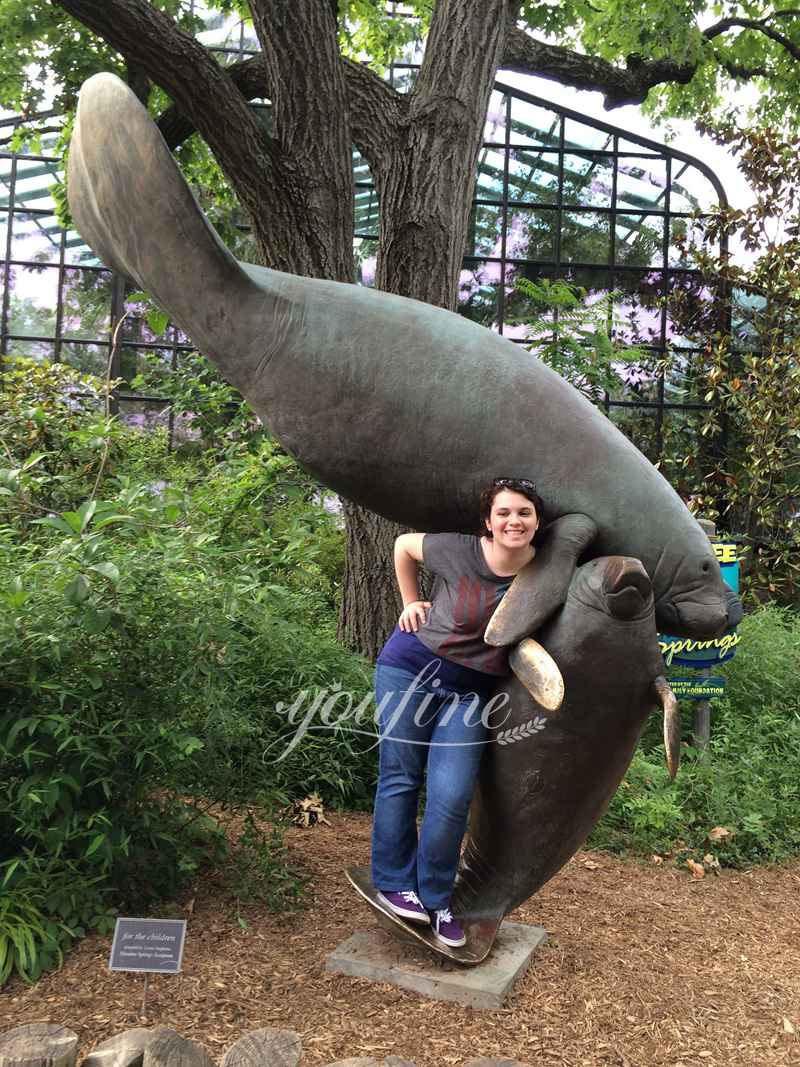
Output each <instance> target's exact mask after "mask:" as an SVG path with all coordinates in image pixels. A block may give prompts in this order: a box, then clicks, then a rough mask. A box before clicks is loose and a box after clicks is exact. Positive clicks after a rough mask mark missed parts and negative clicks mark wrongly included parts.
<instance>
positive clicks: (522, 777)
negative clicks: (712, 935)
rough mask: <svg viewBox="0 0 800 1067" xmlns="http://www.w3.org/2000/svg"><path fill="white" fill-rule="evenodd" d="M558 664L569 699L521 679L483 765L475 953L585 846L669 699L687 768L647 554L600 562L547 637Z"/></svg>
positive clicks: (671, 751)
mask: <svg viewBox="0 0 800 1067" xmlns="http://www.w3.org/2000/svg"><path fill="white" fill-rule="evenodd" d="M537 636H538V639H539V641H540V642H541V644H542V646H543V647H544V648H545V649H546V650H547V652H549V654H550V655H551V656H552V657H553V659H554V660H555V661H556V662H557V663H558V665H559V667H560V669H561V674H562V676H563V679H564V690H565V696H564V700H563V702H562V704H561V706H560V708H559V709H558V710H557V711H554V712H547V711H545V710H544V709H543V708H542V707H541V705H539V704H537V703H536V701H534V700H533V699H532V698H531V696H530V694H529V693H528V692H527V690H526V689H525V687H524V686H523V685H522V684H521V683H520V682H519V681H518V680H517V679H516V678H514V677H512V678H510V679H509V680H507V681H505V680H504V681H503V682H501V683H499V684H498V687H497V689H496V690H495V692H496V693H499V692H506V693H507V694H508V696H509V704H508V705H507V708H506V709H505V711H507V712H508V717H507V719H504V721H502V724H501V723H500V721H499V720H498V728H497V730H496V731H495V733H494V737H493V740H492V743H490V744H489V745H487V748H486V754H485V755H484V757H483V761H482V763H481V769H480V776H479V783H478V787H477V790H476V793H475V797H474V799H473V803H472V809H471V812H470V823H469V831H468V837H467V843H466V847H465V850H464V856H463V859H462V864H461V870H460V872H459V881H458V883H457V889H456V896H455V901H454V910H457V911H458V913H459V915H460V916H461V917H462V918H463V919H464V920H465V922H466V924H467V925H468V927H469V929H470V931H471V940H470V942H469V947H470V949H471V950H472V951H473V953H476V954H477V953H478V952H479V947H480V946H483V948H485V950H486V951H487V952H488V949H489V947H491V944H492V942H493V941H494V936H495V933H496V932H497V928H498V927H499V925H500V922H501V921H502V919H503V917H504V916H505V915H507V914H508V912H510V911H512V910H513V909H514V908H515V907H517V905H519V904H521V903H522V902H523V901H525V900H527V899H528V898H529V897H530V896H532V895H533V894H534V893H535V892H536V891H537V890H538V889H539V888H540V887H541V886H542V885H544V883H545V882H546V881H548V879H550V878H552V876H553V875H554V874H555V873H556V872H557V871H558V870H560V868H561V867H562V866H563V865H564V864H565V863H566V862H567V860H568V859H569V858H570V857H571V856H572V855H573V854H574V853H575V852H576V851H577V849H579V848H580V846H581V845H582V844H583V842H584V841H585V840H586V838H587V836H588V834H589V832H590V830H591V829H592V827H593V826H594V825H595V823H596V822H597V820H598V819H599V818H600V816H601V815H602V814H603V812H604V811H605V810H606V808H607V807H608V804H609V802H610V801H611V798H612V797H613V795H614V793H615V792H616V790H617V787H618V786H619V783H620V781H621V780H622V777H623V775H624V774H625V771H626V770H627V769H628V765H629V764H630V761H631V758H632V756H633V752H634V749H635V747H636V743H637V741H638V739H639V735H640V733H641V731H642V728H643V726H644V723H645V721H646V719H647V717H648V715H649V714H650V713H651V712H652V711H653V710H654V708H656V707H659V706H661V707H662V709H663V713H664V722H665V737H666V738H667V765H668V767H669V769H670V773H671V774H673V775H674V774H675V772H676V770H677V766H678V743H679V732H678V729H677V727H678V725H679V719H678V711H677V703H676V701H675V698H674V696H672V693H671V691H670V690H669V687H668V686H667V685H666V682H665V681H664V679H663V677H662V672H663V670H664V662H663V659H662V657H661V653H660V652H659V647H658V635H657V633H656V624H655V611H654V604H653V594H652V589H651V583H650V579H649V578H648V577H647V574H646V572H645V570H644V567H643V566H642V565H641V563H640V562H639V561H638V560H635V559H629V558H624V557H619V556H612V557H605V558H601V559H595V560H592V561H591V562H589V563H585V564H584V565H583V566H581V567H579V568H578V569H577V570H576V571H575V572H574V576H573V578H572V581H571V583H570V586H569V592H568V594H567V599H566V603H565V604H564V606H563V607H562V608H561V610H560V611H559V612H558V613H557V614H556V615H555V616H554V617H553V618H552V619H551V621H550V622H548V623H546V624H545V626H544V627H543V628H542V630H541V631H540V633H539V634H538V635H537Z"/></svg>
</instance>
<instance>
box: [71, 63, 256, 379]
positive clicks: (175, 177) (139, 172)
mask: <svg viewBox="0 0 800 1067" xmlns="http://www.w3.org/2000/svg"><path fill="white" fill-rule="evenodd" d="M68 199H69V206H70V210H71V212H72V215H73V218H74V219H75V224H76V226H77V228H78V230H79V231H80V233H81V235H82V236H83V237H84V239H85V240H86V241H87V242H88V243H89V245H90V246H91V247H92V248H93V249H94V251H95V252H96V253H97V255H98V256H99V257H100V259H101V260H102V261H103V262H104V263H105V264H106V265H107V266H110V267H113V268H114V269H115V270H117V271H119V272H120V273H122V274H125V275H127V276H128V277H129V278H132V279H133V280H134V281H135V282H136V283H137V284H138V285H139V286H141V288H142V289H145V290H146V291H147V292H148V293H150V294H151V295H152V296H153V298H154V299H155V300H156V301H157V302H158V303H159V304H160V305H161V307H163V308H164V310H165V311H168V312H169V314H170V316H171V317H172V319H173V320H174V321H175V322H176V323H177V324H178V325H179V326H180V327H181V329H183V330H185V331H186V333H188V334H189V335H190V336H191V337H192V340H193V341H194V342H195V344H197V345H198V346H199V347H201V348H203V350H204V351H206V353H207V354H208V355H210V356H211V357H212V358H214V357H215V355H216V351H215V350H219V349H220V348H221V347H223V348H224V338H225V337H226V336H227V337H228V342H229V343H230V330H231V326H232V322H233V318H234V316H235V315H236V309H237V305H238V306H239V308H241V302H242V297H243V295H244V294H245V293H248V292H249V291H250V290H251V289H252V282H251V281H250V280H249V278H248V276H247V274H246V273H245V271H244V270H243V269H242V268H241V266H240V265H239V264H238V262H237V261H236V259H234V257H233V256H232V255H231V254H230V252H228V250H227V249H226V248H225V246H224V245H223V243H222V241H221V240H220V238H219V237H218V235H217V233H216V231H215V230H214V229H213V228H212V227H211V225H210V224H209V222H208V221H207V219H206V217H205V215H204V214H203V212H202V211H201V210H200V207H199V205H198V204H197V201H196V200H195V198H194V196H193V194H192V192H191V190H190V189H189V186H188V185H187V184H186V181H185V180H184V178H183V175H182V174H181V172H180V171H179V170H178V167H177V165H176V163H175V161H174V159H173V158H172V155H171V153H170V151H169V149H168V148H167V145H166V143H165V141H164V139H163V137H162V136H161V134H160V132H159V130H158V128H157V127H156V125H155V123H154V122H153V121H152V119H151V118H150V116H149V114H148V113H147V111H146V109H145V108H144V107H143V106H142V105H141V104H140V102H139V101H138V100H137V98H136V96H135V95H134V94H133V93H132V92H131V90H130V89H129V88H128V86H127V85H125V83H124V82H122V81H120V79H119V78H117V77H116V76H115V75H113V74H96V75H95V76H94V77H92V78H89V80H88V81H87V82H85V83H84V85H83V88H82V89H81V93H80V99H79V102H78V112H77V116H76V120H75V130H74V133H73V136H72V142H71V145H70V153H69V169H68ZM199 294H202V296H201V297H200V298H199ZM240 316H241V311H240ZM239 330H240V332H241V326H240V327H239Z"/></svg>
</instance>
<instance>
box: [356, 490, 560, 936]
mask: <svg viewBox="0 0 800 1067" xmlns="http://www.w3.org/2000/svg"><path fill="white" fill-rule="evenodd" d="M543 510H544V509H543V505H542V500H541V498H540V497H539V495H538V493H537V492H536V487H535V486H534V484H533V482H530V481H527V480H526V479H524V478H495V480H494V481H493V482H492V483H491V484H490V485H489V486H488V487H487V488H486V489H485V490H484V491H483V493H482V494H481V500H480V517H481V525H482V528H483V536H481V537H473V536H471V535H469V534H458V533H443V534H423V533H410V534H402V535H401V536H400V537H398V538H397V540H396V541H395V549H394V563H395V572H396V574H397V582H398V585H399V586H400V594H401V596H402V598H403V613H402V614H401V616H400V619H399V622H398V625H397V627H396V629H395V630H394V633H393V634H392V635H391V637H390V638H389V640H388V641H387V643H386V644H385V645H384V647H383V650H382V651H381V654H380V655H379V656H378V661H377V665H376V668H375V695H376V699H377V705H378V722H379V725H380V738H381V740H380V771H379V776H378V788H377V792H376V794H375V816H374V822H373V831H372V881H373V884H374V886H375V888H376V889H377V890H378V891H379V896H380V898H381V900H382V902H383V904H384V905H385V906H386V907H388V908H390V909H391V911H392V912H394V914H396V915H399V916H400V917H402V918H404V919H407V920H409V921H410V922H416V923H424V924H426V923H430V924H431V925H432V927H433V933H434V935H435V936H436V938H437V939H438V940H439V941H441V942H442V944H444V945H448V946H451V947H458V946H459V945H463V944H465V942H466V938H465V936H464V931H463V929H462V927H461V926H460V924H459V923H457V922H456V921H455V920H454V919H453V916H452V914H451V912H450V894H451V892H452V889H453V883H454V881H455V876H456V869H457V867H458V858H459V854H460V850H461V839H462V837H463V836H464V830H465V829H466V825H467V815H468V812H469V805H470V801H471V799H472V792H473V789H474V786H475V779H476V776H477V772H478V765H479V763H480V759H481V755H482V753H483V746H484V743H485V741H486V738H487V734H488V728H487V725H486V723H485V722H484V721H482V716H481V712H482V710H483V708H484V706H485V704H486V703H487V701H488V700H489V698H490V697H491V694H492V690H493V689H494V686H495V684H496V682H497V679H498V677H501V676H503V675H506V674H508V670H509V668H508V656H507V653H506V651H505V649H502V648H492V647H491V646H490V645H487V644H486V642H485V641H484V640H483V635H484V633H485V631H486V626H487V624H488V622H489V620H490V618H491V617H492V614H493V613H494V610H495V608H496V607H497V605H498V604H499V603H500V600H501V599H502V597H503V595H504V594H505V592H506V590H507V589H508V587H509V586H510V584H511V582H512V581H513V579H514V576H515V575H516V574H517V572H518V571H520V570H521V569H522V568H523V567H524V566H525V564H526V563H529V562H530V560H531V559H533V556H534V553H535V548H534V546H533V541H534V538H535V535H536V532H537V530H538V529H539V526H540V523H541V521H542V518H543ZM421 563H422V564H424V565H425V567H426V568H427V570H429V571H430V572H431V573H432V574H433V575H434V576H435V582H434V586H433V593H432V599H431V600H430V601H426V600H420V597H419V573H418V571H419V564H421ZM426 767H427V789H426V804H425V815H424V818H423V820H422V826H421V828H420V831H419V836H418V835H417V822H416V817H417V803H418V797H419V791H420V787H421V786H422V781H423V775H424V773H425V770H426Z"/></svg>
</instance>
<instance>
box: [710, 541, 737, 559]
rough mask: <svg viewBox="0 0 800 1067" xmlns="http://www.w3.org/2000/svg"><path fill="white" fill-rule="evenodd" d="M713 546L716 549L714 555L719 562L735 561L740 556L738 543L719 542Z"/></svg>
mask: <svg viewBox="0 0 800 1067" xmlns="http://www.w3.org/2000/svg"><path fill="white" fill-rule="evenodd" d="M712 548H713V549H714V555H715V556H716V557H717V563H735V562H736V561H737V559H738V558H739V557H738V555H737V553H736V545H730V544H722V542H718V543H717V544H715V545H712Z"/></svg>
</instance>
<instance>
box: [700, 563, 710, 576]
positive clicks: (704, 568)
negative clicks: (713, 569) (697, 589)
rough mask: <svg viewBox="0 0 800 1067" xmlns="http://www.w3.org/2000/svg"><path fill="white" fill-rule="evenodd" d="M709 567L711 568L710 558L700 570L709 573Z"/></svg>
mask: <svg viewBox="0 0 800 1067" xmlns="http://www.w3.org/2000/svg"><path fill="white" fill-rule="evenodd" d="M709 569H710V564H709V562H708V560H706V562H705V563H704V564H703V566H702V567H701V568H700V570H701V571H702V572H703V574H708V571H709Z"/></svg>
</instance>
